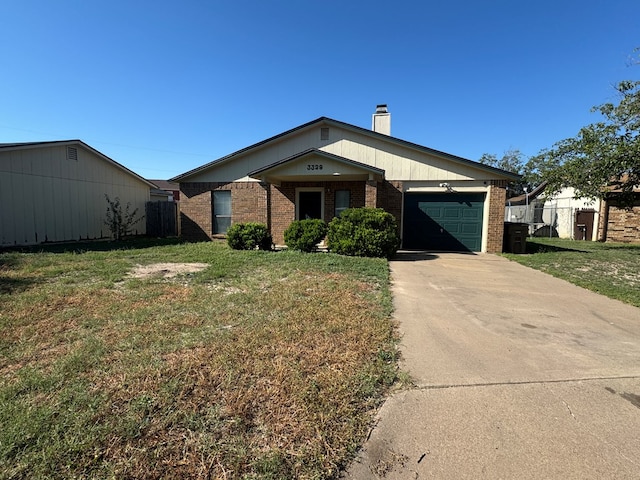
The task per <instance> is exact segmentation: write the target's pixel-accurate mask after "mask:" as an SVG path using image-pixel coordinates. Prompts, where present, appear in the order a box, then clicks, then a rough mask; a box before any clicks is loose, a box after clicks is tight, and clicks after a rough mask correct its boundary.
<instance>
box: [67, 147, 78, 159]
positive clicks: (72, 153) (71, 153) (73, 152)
mask: <svg viewBox="0 0 640 480" xmlns="http://www.w3.org/2000/svg"><path fill="white" fill-rule="evenodd" d="M67 160H75V161H76V162H77V161H78V149H77V148H76V147H67Z"/></svg>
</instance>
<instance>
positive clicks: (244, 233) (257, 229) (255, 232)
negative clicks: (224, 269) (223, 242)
mask: <svg viewBox="0 0 640 480" xmlns="http://www.w3.org/2000/svg"><path fill="white" fill-rule="evenodd" d="M227 243H228V244H229V246H230V247H231V248H233V249H234V250H255V249H256V248H259V249H260V250H271V247H272V245H273V239H272V237H271V233H269V229H267V226H266V225H265V224H264V223H255V222H247V223H234V224H233V225H231V226H230V227H229V229H228V230H227Z"/></svg>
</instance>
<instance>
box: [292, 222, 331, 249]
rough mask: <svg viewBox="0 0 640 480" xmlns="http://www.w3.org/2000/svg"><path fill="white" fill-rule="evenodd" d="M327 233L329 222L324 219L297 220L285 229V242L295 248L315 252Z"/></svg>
mask: <svg viewBox="0 0 640 480" xmlns="http://www.w3.org/2000/svg"><path fill="white" fill-rule="evenodd" d="M326 235H327V224H326V223H325V221H324V220H320V219H317V218H314V219H307V220H296V221H294V222H292V223H291V225H289V227H288V228H287V229H286V230H285V231H284V243H285V244H286V245H287V247H289V248H291V249H293V250H301V251H303V252H313V251H314V250H315V249H316V245H317V244H318V243H320V242H321V241H322V239H323V238H324V237H325V236H326Z"/></svg>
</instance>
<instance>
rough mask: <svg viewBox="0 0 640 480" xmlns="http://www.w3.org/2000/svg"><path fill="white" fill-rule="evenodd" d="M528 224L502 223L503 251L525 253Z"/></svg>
mask: <svg viewBox="0 0 640 480" xmlns="http://www.w3.org/2000/svg"><path fill="white" fill-rule="evenodd" d="M528 236H529V225H528V224H527V223H512V222H505V223H504V237H503V238H502V251H503V252H504V253H527V237H528Z"/></svg>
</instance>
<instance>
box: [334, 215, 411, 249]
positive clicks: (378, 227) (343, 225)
mask: <svg viewBox="0 0 640 480" xmlns="http://www.w3.org/2000/svg"><path fill="white" fill-rule="evenodd" d="M327 246H328V247H329V250H331V251H332V252H335V253H339V254H342V255H351V256H356V257H385V258H390V257H391V256H392V255H393V254H394V253H395V252H396V250H398V247H399V246H400V237H399V235H398V224H397V223H396V219H395V217H394V216H393V215H391V214H390V213H388V212H385V211H384V210H383V209H382V208H349V209H347V210H344V211H343V212H342V214H341V215H340V216H339V217H336V218H334V219H333V220H331V222H330V223H329V232H328V234H327Z"/></svg>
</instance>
